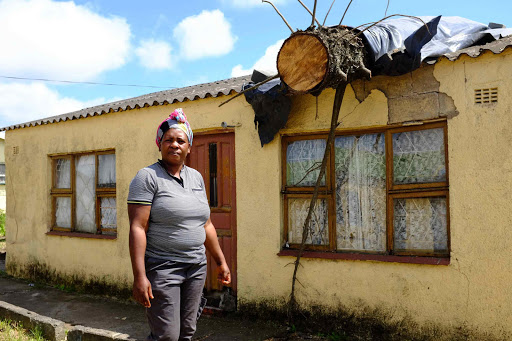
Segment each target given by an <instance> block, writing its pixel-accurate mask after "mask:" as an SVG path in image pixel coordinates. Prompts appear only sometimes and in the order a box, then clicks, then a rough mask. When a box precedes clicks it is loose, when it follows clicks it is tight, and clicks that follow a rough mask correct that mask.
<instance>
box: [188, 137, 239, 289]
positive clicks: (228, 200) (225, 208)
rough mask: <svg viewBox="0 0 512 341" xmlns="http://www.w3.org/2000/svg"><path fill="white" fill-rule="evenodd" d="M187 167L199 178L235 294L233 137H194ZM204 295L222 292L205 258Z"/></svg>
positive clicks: (213, 265)
mask: <svg viewBox="0 0 512 341" xmlns="http://www.w3.org/2000/svg"><path fill="white" fill-rule="evenodd" d="M187 165H189V166H190V167H192V168H194V169H197V170H198V171H199V172H200V173H201V175H202V176H203V179H204V183H205V185H206V194H207V196H208V202H209V204H210V209H211V220H212V222H213V225H214V226H215V229H216V230H217V236H218V239H219V244H220V247H221V248H222V251H223V252H224V256H225V257H226V261H227V263H228V265H229V268H230V270H231V276H232V279H231V285H230V287H231V288H232V290H233V291H234V292H235V293H236V187H235V175H236V174H235V134H234V133H232V132H228V133H220V134H202V135H200V134H198V135H194V141H193V145H192V150H191V152H190V155H189V157H188V159H187ZM207 256H208V275H207V278H206V288H207V290H208V291H212V290H222V288H223V285H221V284H220V283H219V282H218V280H217V271H216V268H217V265H216V264H215V261H214V260H213V259H212V258H211V256H210V255H209V254H208V252H207Z"/></svg>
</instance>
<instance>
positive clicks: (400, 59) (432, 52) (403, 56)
mask: <svg viewBox="0 0 512 341" xmlns="http://www.w3.org/2000/svg"><path fill="white" fill-rule="evenodd" d="M419 18H420V19H421V20H418V19H416V18H412V17H399V18H395V19H388V20H385V21H383V22H381V23H378V24H377V25H375V26H373V27H370V28H369V29H368V30H366V31H364V32H363V40H364V41H365V45H366V47H367V51H368V53H369V56H370V60H369V62H370V65H369V68H370V69H371V70H372V74H373V75H379V74H385V75H390V76H395V75H401V74H405V73H407V72H411V71H413V70H415V69H417V68H418V67H419V66H420V64H421V63H422V62H423V61H426V60H428V59H435V58H438V57H440V56H442V55H444V54H446V53H450V52H455V51H457V50H460V49H463V48H465V47H469V46H472V45H482V44H485V43H488V42H491V41H494V40H497V39H500V38H502V37H505V36H508V35H512V29H507V28H505V27H504V26H503V25H498V24H490V25H489V26H488V25H484V24H481V23H479V22H476V21H473V20H469V19H465V18H461V17H445V16H437V17H433V16H422V17H419Z"/></svg>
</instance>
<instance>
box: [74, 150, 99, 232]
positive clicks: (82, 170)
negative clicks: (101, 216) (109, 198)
mask: <svg viewBox="0 0 512 341" xmlns="http://www.w3.org/2000/svg"><path fill="white" fill-rule="evenodd" d="M95 163H96V157H95V155H84V156H80V157H78V158H76V165H75V169H76V230H77V231H80V232H89V233H94V232H96V221H95V219H96V204H95V199H96V183H95V181H96V174H95V173H96V166H95Z"/></svg>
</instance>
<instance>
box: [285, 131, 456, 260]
mask: <svg viewBox="0 0 512 341" xmlns="http://www.w3.org/2000/svg"><path fill="white" fill-rule="evenodd" d="M326 139H327V136H326V135H313V136H285V137H283V144H282V145H283V185H284V186H283V187H284V188H283V193H284V205H285V206H284V207H285V209H284V214H285V221H284V227H285V231H284V232H285V233H284V239H285V240H284V245H285V248H291V249H294V248H298V246H299V245H300V243H301V241H302V230H303V225H304V221H305V219H306V216H307V214H308V210H309V204H310V201H311V198H312V197H313V191H314V186H315V183H316V179H317V177H318V174H319V171H320V165H321V163H322V158H323V153H324V150H325V144H326ZM446 156H447V147H446V123H445V122H438V123H432V124H424V125H421V126H412V127H398V128H395V127H393V128H388V129H381V130H374V131H364V132H357V133H354V134H346V135H338V136H336V137H335V140H334V142H333V145H332V146H331V153H330V155H329V160H328V165H327V168H326V173H325V174H326V175H325V177H324V179H322V182H321V187H320V191H319V196H318V201H317V203H316V205H315V210H314V212H313V215H312V219H311V223H310V226H309V228H308V236H307V238H306V248H307V249H308V250H317V251H331V252H332V251H336V252H350V253H370V254H387V255H408V256H436V257H446V256H448V255H449V226H448V172H447V164H446Z"/></svg>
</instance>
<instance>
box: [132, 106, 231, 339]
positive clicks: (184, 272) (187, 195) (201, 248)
mask: <svg viewBox="0 0 512 341" xmlns="http://www.w3.org/2000/svg"><path fill="white" fill-rule="evenodd" d="M192 139H193V133H192V129H191V128H190V125H189V123H188V121H187V118H186V116H185V114H184V113H183V110H182V109H181V108H179V109H176V110H175V111H173V112H172V113H171V115H170V116H169V117H168V118H167V119H165V120H164V121H163V122H162V123H161V124H160V126H158V129H157V135H156V144H157V146H158V149H159V151H160V152H161V154H162V160H158V162H156V163H154V164H152V165H150V166H148V167H146V168H143V169H141V170H140V171H139V172H138V173H137V175H136V176H135V177H134V178H133V180H132V182H131V184H130V192H129V195H128V215H129V218H130V257H131V261H132V269H133V278H134V281H133V296H134V298H135V300H136V301H137V302H139V303H140V304H142V305H143V306H145V307H146V315H147V317H148V322H149V326H150V330H151V333H150V335H149V337H148V339H149V340H169V341H171V340H173V341H174V340H180V341H181V340H191V339H192V336H193V335H194V332H195V330H196V321H197V317H198V310H199V306H200V304H201V303H203V304H204V302H202V290H203V287H204V282H205V278H206V255H205V247H206V249H207V250H208V251H209V252H210V254H211V255H212V256H213V258H214V260H215V262H216V263H217V266H218V268H217V269H218V273H219V281H220V282H221V283H222V284H224V285H228V284H229V283H230V282H231V275H230V272H229V268H228V266H227V264H226V260H225V258H224V254H223V253H222V250H221V248H220V246H219V242H218V240H217V233H216V232H215V227H214V226H213V224H212V222H211V220H210V207H209V205H208V200H207V198H206V192H205V186H204V181H203V178H202V176H201V174H200V173H199V172H198V171H196V170H195V169H192V168H189V167H187V166H185V159H186V157H187V155H188V154H189V153H190V147H191V146H192Z"/></svg>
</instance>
